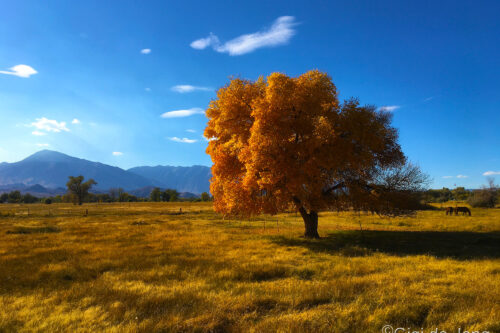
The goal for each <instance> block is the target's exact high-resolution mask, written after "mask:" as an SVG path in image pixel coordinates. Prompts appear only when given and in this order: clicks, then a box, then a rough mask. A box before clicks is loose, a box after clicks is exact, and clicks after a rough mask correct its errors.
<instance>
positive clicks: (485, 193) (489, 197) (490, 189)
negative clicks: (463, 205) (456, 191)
mask: <svg viewBox="0 0 500 333" xmlns="http://www.w3.org/2000/svg"><path fill="white" fill-rule="evenodd" d="M497 192H498V186H497V185H495V180H494V179H493V178H488V186H483V188H482V189H480V190H476V191H474V192H473V193H472V195H471V196H470V197H469V199H468V200H467V203H468V204H469V205H471V206H472V207H484V208H493V207H495V205H496V204H497V202H498V193H497Z"/></svg>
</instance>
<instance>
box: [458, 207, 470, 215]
mask: <svg viewBox="0 0 500 333" xmlns="http://www.w3.org/2000/svg"><path fill="white" fill-rule="evenodd" d="M458 213H462V215H466V214H469V216H471V215H472V214H471V212H470V209H469V208H467V207H456V208H455V215H458Z"/></svg>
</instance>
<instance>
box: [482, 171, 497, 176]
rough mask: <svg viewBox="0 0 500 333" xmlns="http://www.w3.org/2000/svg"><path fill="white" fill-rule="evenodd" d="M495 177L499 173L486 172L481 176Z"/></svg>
mask: <svg viewBox="0 0 500 333" xmlns="http://www.w3.org/2000/svg"><path fill="white" fill-rule="evenodd" d="M495 175H500V171H486V172H485V173H483V176H495Z"/></svg>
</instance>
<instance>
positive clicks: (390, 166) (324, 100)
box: [205, 70, 425, 238]
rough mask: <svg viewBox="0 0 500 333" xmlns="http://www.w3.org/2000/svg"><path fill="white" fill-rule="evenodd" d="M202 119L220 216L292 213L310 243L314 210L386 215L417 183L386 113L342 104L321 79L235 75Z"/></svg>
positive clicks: (352, 102) (315, 230)
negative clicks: (298, 218)
mask: <svg viewBox="0 0 500 333" xmlns="http://www.w3.org/2000/svg"><path fill="white" fill-rule="evenodd" d="M206 115H207V117H208V118H209V122H208V125H207V128H206V129H205V137H206V138H207V139H208V140H209V145H208V148H207V153H208V154H210V155H211V157H212V161H213V166H212V175H213V176H212V180H211V185H210V190H211V192H212V195H213V197H214V207H215V210H216V211H218V212H220V213H222V214H224V215H239V216H250V215H254V214H259V213H269V214H276V213H279V212H283V211H286V210H288V209H290V207H295V209H296V210H297V211H298V212H300V214H301V216H302V218H303V220H304V225H305V236H306V237H309V238H318V237H319V234H318V212H320V211H322V210H329V209H336V210H346V209H365V210H372V211H377V212H389V211H394V209H395V208H397V207H396V206H397V204H396V203H397V202H398V201H399V202H401V201H405V200H406V199H408V198H409V197H410V194H411V193H414V192H415V191H416V190H418V188H419V185H420V184H422V183H423V182H424V181H425V177H423V176H422V174H421V173H420V171H419V169H418V168H417V167H415V166H413V165H408V164H407V163H406V158H405V156H404V154H403V152H402V151H401V147H400V146H399V144H398V142H397V138H398V135H397V131H396V129H395V128H393V127H392V126H391V114H390V113H388V112H384V111H378V110H377V108H375V107H374V106H360V104H359V103H358V101H357V100H355V99H351V100H348V101H346V102H344V103H343V104H340V103H339V101H338V98H337V90H336V87H335V85H334V84H333V82H332V80H331V79H330V77H329V76H328V75H327V74H326V73H322V72H319V71H316V70H314V71H309V72H307V73H305V74H303V75H300V76H299V77H295V78H292V77H288V76H287V75H285V74H281V73H273V74H271V75H270V76H268V77H267V78H266V79H263V78H259V79H258V80H257V81H249V80H242V79H233V80H231V81H230V82H229V84H227V85H226V86H224V87H223V88H221V89H219V91H218V92H217V98H216V99H215V100H213V101H212V102H211V103H210V105H209V107H208V109H207V111H206ZM398 198H405V200H395V199H398ZM402 206H404V205H402Z"/></svg>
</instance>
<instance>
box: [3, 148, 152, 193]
mask: <svg viewBox="0 0 500 333" xmlns="http://www.w3.org/2000/svg"><path fill="white" fill-rule="evenodd" d="M78 175H82V176H84V177H85V179H89V178H93V179H94V180H95V181H96V182H97V185H96V186H95V188H96V189H106V190H107V189H109V188H112V187H122V188H124V189H125V190H130V189H135V188H139V187H145V186H149V185H154V181H152V180H150V179H146V178H144V177H142V176H139V175H137V174H135V173H131V172H128V171H125V170H123V169H120V168H118V167H113V166H110V165H106V164H102V163H98V162H91V161H87V160H84V159H80V158H75V157H71V156H69V155H66V154H62V153H58V152H55V151H50V150H42V151H39V152H37V153H35V154H33V155H31V156H29V157H27V158H25V159H24V160H22V161H19V162H15V163H2V164H0V185H9V184H16V183H21V184H24V185H26V186H30V185H37V184H38V185H41V186H43V187H46V188H56V187H63V188H66V182H67V181H68V176H78Z"/></svg>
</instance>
